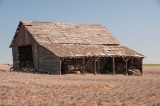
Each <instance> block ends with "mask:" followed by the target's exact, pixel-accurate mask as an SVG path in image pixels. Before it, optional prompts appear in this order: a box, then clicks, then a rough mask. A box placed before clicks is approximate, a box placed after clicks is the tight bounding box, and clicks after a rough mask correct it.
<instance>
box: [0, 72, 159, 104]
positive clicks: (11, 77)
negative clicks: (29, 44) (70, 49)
mask: <svg viewBox="0 0 160 106" xmlns="http://www.w3.org/2000/svg"><path fill="white" fill-rule="evenodd" d="M159 88H160V77H159V76H151V75H148V74H146V75H144V76H142V77H141V76H124V75H115V76H112V75H62V76H58V75H44V74H32V73H20V72H19V73H17V72H9V71H0V105H15V106H17V105H65V106H67V105H69V106H70V105H71V106H72V105H74V106H75V105H79V106H81V105H82V106H83V105H85V106H97V105H99V106H108V105H111V106H113V105H115V106H119V105H127V106H128V105H129V106H130V105H131V106H132V105H134V106H136V105H137V106H140V105H160V91H159Z"/></svg>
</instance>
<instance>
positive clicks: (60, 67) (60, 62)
mask: <svg viewBox="0 0 160 106" xmlns="http://www.w3.org/2000/svg"><path fill="white" fill-rule="evenodd" d="M59 64H60V66H59V75H62V73H61V71H62V60H61V59H60V61H59Z"/></svg>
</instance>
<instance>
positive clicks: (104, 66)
mask: <svg viewBox="0 0 160 106" xmlns="http://www.w3.org/2000/svg"><path fill="white" fill-rule="evenodd" d="M99 63H100V73H101V74H111V73H113V71H112V70H113V69H112V68H113V67H112V63H113V61H112V58H109V57H108V58H100V60H99Z"/></svg>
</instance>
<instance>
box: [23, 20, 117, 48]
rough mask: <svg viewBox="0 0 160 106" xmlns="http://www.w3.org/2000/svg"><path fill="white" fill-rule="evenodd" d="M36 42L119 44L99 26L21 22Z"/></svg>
mask: <svg viewBox="0 0 160 106" xmlns="http://www.w3.org/2000/svg"><path fill="white" fill-rule="evenodd" d="M22 23H23V25H25V27H26V28H27V29H28V31H29V32H30V33H31V34H32V36H33V37H34V38H35V39H36V41H37V42H44V43H63V44H64V43H65V44H107V45H113V44H119V42H118V40H117V39H116V38H115V37H114V36H112V34H111V33H110V32H109V31H108V30H107V29H106V28H105V27H104V26H102V25H100V24H64V23H51V22H36V21H22Z"/></svg>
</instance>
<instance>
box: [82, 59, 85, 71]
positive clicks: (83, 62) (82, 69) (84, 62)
mask: <svg viewBox="0 0 160 106" xmlns="http://www.w3.org/2000/svg"><path fill="white" fill-rule="evenodd" d="M84 72H85V58H84V57H83V69H82V74H84Z"/></svg>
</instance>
